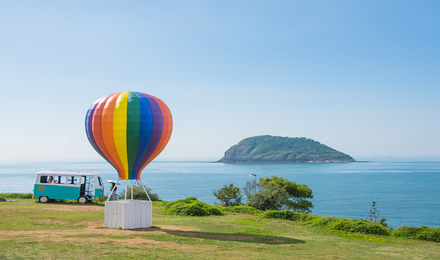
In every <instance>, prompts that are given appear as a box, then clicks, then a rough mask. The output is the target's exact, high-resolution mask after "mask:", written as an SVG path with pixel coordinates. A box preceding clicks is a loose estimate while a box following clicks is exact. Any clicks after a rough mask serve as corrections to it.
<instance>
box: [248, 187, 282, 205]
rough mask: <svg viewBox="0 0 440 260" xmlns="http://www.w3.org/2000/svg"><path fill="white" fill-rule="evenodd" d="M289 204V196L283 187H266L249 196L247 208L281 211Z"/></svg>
mask: <svg viewBox="0 0 440 260" xmlns="http://www.w3.org/2000/svg"><path fill="white" fill-rule="evenodd" d="M288 203H289V194H288V193H287V191H286V190H285V189H284V188H283V187H279V186H276V185H266V186H264V187H261V188H260V190H259V191H258V192H256V193H253V194H250V195H249V196H248V201H247V203H246V206H251V207H254V208H257V209H259V210H280V209H282V208H283V207H284V205H286V204H288Z"/></svg>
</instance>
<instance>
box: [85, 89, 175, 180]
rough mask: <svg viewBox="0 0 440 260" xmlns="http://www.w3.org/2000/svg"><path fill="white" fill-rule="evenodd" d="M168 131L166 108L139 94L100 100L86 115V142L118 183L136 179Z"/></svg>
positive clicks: (163, 143) (162, 144) (169, 119)
mask: <svg viewBox="0 0 440 260" xmlns="http://www.w3.org/2000/svg"><path fill="white" fill-rule="evenodd" d="M172 128H173V119H172V116H171V112H170V110H169V109H168V107H167V105H165V103H164V102H163V101H162V100H160V99H158V98H157V97H154V96H152V95H148V94H145V93H140V92H119V93H114V94H111V95H108V96H106V97H103V98H100V99H98V100H97V101H95V103H93V105H92V106H91V107H90V109H89V110H88V111H87V115H86V133H87V138H88V139H89V142H90V143H91V144H92V146H93V148H95V150H96V151H97V152H98V153H99V154H100V155H101V156H102V157H103V158H104V159H105V160H107V162H109V163H110V164H111V165H113V167H114V168H115V169H116V170H117V171H118V174H119V179H120V180H132V179H136V180H138V179H140V177H141V172H142V170H143V169H144V168H145V166H147V165H148V164H149V163H150V162H151V161H152V160H153V159H154V158H156V157H157V156H158V155H159V154H160V153H161V152H162V150H163V149H164V148H165V146H166V145H167V143H168V140H169V139H170V136H171V132H172Z"/></svg>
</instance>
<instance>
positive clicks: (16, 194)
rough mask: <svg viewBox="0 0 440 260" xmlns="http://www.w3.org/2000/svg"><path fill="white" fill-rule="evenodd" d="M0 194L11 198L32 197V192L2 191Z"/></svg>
mask: <svg viewBox="0 0 440 260" xmlns="http://www.w3.org/2000/svg"><path fill="white" fill-rule="evenodd" d="M0 196H1V197H3V198H11V199H32V193H0Z"/></svg>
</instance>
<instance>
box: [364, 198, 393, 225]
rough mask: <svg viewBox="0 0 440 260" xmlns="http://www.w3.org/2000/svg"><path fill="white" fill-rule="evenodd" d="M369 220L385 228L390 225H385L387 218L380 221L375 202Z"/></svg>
mask: <svg viewBox="0 0 440 260" xmlns="http://www.w3.org/2000/svg"><path fill="white" fill-rule="evenodd" d="M368 218H369V220H370V221H371V222H374V223H378V224H380V225H382V226H384V227H388V224H387V223H385V222H386V221H387V219H386V218H380V219H379V210H378V209H377V205H376V202H375V201H373V204H372V205H371V209H370V214H368Z"/></svg>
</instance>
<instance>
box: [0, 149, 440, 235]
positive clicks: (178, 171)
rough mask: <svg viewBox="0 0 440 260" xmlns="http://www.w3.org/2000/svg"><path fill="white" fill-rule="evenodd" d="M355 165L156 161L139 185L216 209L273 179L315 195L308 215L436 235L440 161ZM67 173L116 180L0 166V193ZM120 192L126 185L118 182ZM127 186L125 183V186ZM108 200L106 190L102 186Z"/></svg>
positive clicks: (90, 167) (85, 165)
mask: <svg viewBox="0 0 440 260" xmlns="http://www.w3.org/2000/svg"><path fill="white" fill-rule="evenodd" d="M355 159H356V160H357V161H358V162H352V163H303V164H225V163H215V161H203V160H202V161H196V160H193V161H155V162H153V163H151V164H150V165H148V166H147V167H146V168H145V169H144V171H143V173H142V175H141V180H142V182H143V183H144V185H145V186H147V187H149V188H151V189H152V190H153V192H154V193H157V194H158V195H159V196H160V198H161V199H162V200H166V201H173V200H176V199H182V198H186V197H189V196H196V197H197V198H198V199H199V200H201V201H204V202H207V203H209V204H213V203H214V202H215V197H214V195H213V194H212V192H213V191H214V190H217V189H219V188H221V187H222V186H223V185H224V184H229V183H233V184H234V185H236V186H238V187H240V188H242V187H243V186H244V185H245V184H246V182H247V181H250V180H252V178H255V177H253V176H251V175H253V174H256V177H266V176H272V175H277V176H279V177H283V178H286V179H288V180H291V181H295V182H297V183H300V184H307V185H308V186H309V187H310V188H311V189H312V190H313V195H314V198H313V199H312V203H313V204H314V208H313V209H312V214H316V215H320V216H333V217H346V218H362V219H367V218H368V213H369V211H370V209H371V206H372V202H373V201H375V202H376V205H377V209H378V211H379V217H380V218H381V217H384V218H387V223H388V224H389V225H390V226H392V227H393V228H398V227H400V226H403V225H406V226H417V227H418V226H423V225H424V226H429V227H440V218H438V216H439V215H440V189H439V188H438V187H439V185H440V157H439V156H429V157H427V156H425V157H421V156H420V157H415V156H412V157H395V156H365V157H356V158H355ZM47 170H49V171H50V170H54V171H55V170H64V171H80V172H95V173H99V174H100V175H101V176H102V178H103V179H104V181H107V180H117V179H118V175H117V172H116V170H115V169H114V168H113V167H112V166H111V165H109V164H108V163H107V162H105V161H101V162H20V163H17V162H12V163H0V180H1V183H0V193H11V192H18V193H32V190H33V183H34V180H35V175H36V173H37V172H39V171H47ZM120 182H121V184H122V185H120V186H119V187H118V191H119V192H121V191H122V190H123V189H124V188H125V181H120ZM128 184H130V182H128ZM105 189H106V190H105V194H106V195H107V194H108V192H109V184H108V183H107V182H106V183H105Z"/></svg>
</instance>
